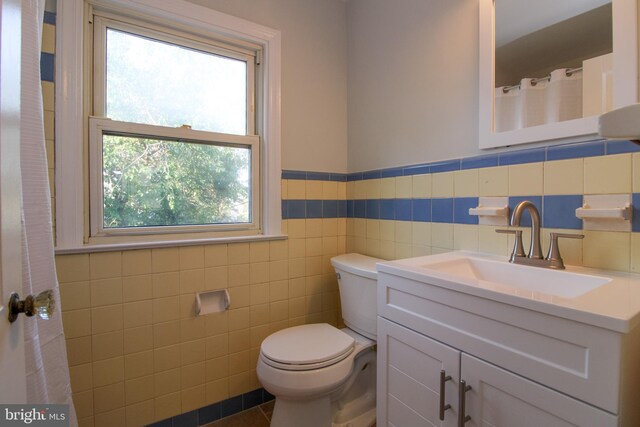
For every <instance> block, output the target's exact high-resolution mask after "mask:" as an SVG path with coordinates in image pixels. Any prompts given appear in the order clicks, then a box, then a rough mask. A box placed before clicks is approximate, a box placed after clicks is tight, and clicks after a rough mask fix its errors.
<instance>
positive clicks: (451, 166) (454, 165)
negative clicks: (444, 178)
mask: <svg viewBox="0 0 640 427" xmlns="http://www.w3.org/2000/svg"><path fill="white" fill-rule="evenodd" d="M429 168H430V169H431V173H436V172H451V171H459V170H460V159H457V160H447V161H445V162H438V163H431V164H430V165H429Z"/></svg>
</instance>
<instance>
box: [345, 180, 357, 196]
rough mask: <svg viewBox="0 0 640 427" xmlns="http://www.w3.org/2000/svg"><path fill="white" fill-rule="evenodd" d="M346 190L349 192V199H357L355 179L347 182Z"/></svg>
mask: <svg viewBox="0 0 640 427" xmlns="http://www.w3.org/2000/svg"><path fill="white" fill-rule="evenodd" d="M346 192H347V200H354V199H356V182H355V181H349V182H347V185H346Z"/></svg>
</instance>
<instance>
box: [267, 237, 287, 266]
mask: <svg viewBox="0 0 640 427" xmlns="http://www.w3.org/2000/svg"><path fill="white" fill-rule="evenodd" d="M287 258H289V241H288V240H275V241H271V242H269V261H281V260H286V259H287Z"/></svg>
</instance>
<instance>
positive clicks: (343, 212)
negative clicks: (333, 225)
mask: <svg viewBox="0 0 640 427" xmlns="http://www.w3.org/2000/svg"><path fill="white" fill-rule="evenodd" d="M337 203H338V218H347V201H346V200H337Z"/></svg>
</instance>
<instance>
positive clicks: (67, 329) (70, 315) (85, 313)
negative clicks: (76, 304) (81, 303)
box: [62, 310, 91, 339]
mask: <svg viewBox="0 0 640 427" xmlns="http://www.w3.org/2000/svg"><path fill="white" fill-rule="evenodd" d="M62 323H63V325H64V333H65V336H66V338H67V339H69V338H78V337H83V336H87V335H91V310H72V311H66V312H63V313H62Z"/></svg>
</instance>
